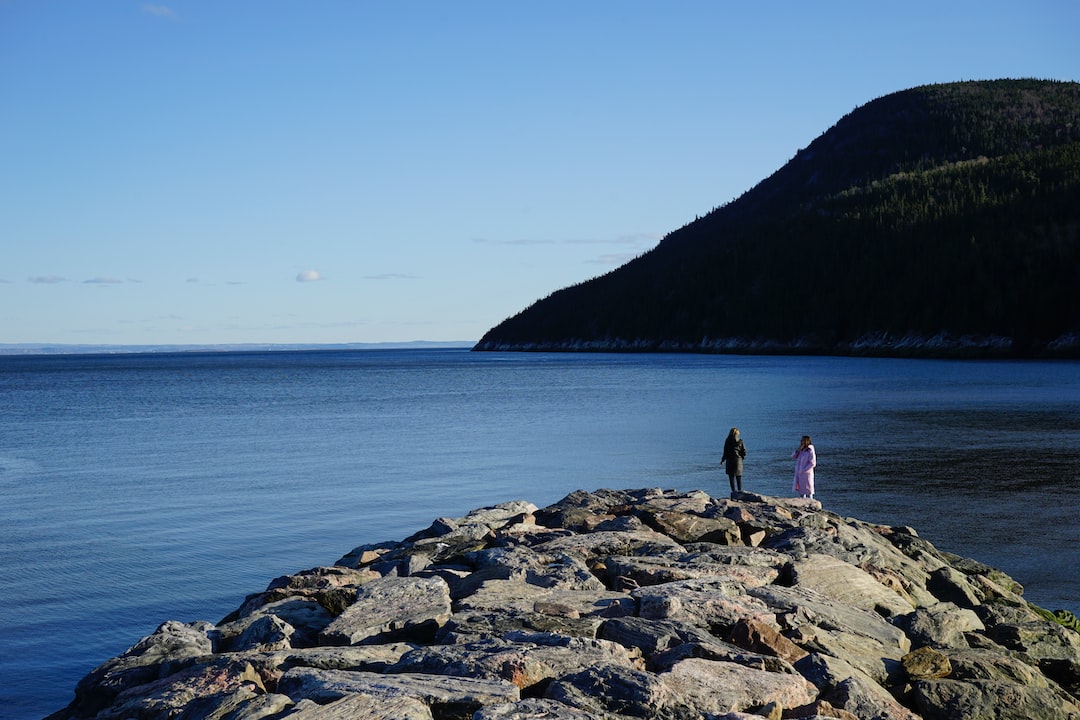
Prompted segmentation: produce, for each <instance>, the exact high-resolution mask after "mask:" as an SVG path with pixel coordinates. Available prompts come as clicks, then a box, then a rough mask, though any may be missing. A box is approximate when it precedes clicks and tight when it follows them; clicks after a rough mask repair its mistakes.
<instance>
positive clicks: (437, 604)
mask: <svg viewBox="0 0 1080 720" xmlns="http://www.w3.org/2000/svg"><path fill="white" fill-rule="evenodd" d="M450 612H451V610H450V587H449V586H448V585H447V584H446V582H445V581H444V580H442V579H441V578H399V577H385V578H381V579H379V580H373V581H371V582H370V583H368V584H366V585H364V586H362V587H361V588H360V589H359V590H358V591H357V596H356V602H354V603H353V604H352V605H350V606H349V607H348V608H347V609H346V610H345V612H344V613H342V614H341V615H340V616H338V617H337V618H336V619H335V620H334V621H333V622H332V623H330V625H328V626H327V628H326V629H325V630H323V632H322V634H321V638H322V640H323V641H324V642H325V643H326V644H329V645H356V644H359V643H380V644H381V643H386V642H392V641H395V640H409V639H413V638H420V639H425V638H430V637H433V636H434V634H435V631H436V630H437V629H438V628H439V627H441V626H442V625H444V624H445V623H446V621H447V620H449V619H450Z"/></svg>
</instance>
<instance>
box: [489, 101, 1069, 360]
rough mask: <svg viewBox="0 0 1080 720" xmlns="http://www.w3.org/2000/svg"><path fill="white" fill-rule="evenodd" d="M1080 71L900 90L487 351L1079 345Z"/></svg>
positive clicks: (882, 350)
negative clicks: (1065, 78) (1072, 78)
mask: <svg viewBox="0 0 1080 720" xmlns="http://www.w3.org/2000/svg"><path fill="white" fill-rule="evenodd" d="M1078 232H1080V83H1074V82H1055V81H1039V80H995V81H986V82H962V83H952V84H943V85H928V86H923V87H917V88H914V89H911V90H905V91H902V92H898V93H894V94H892V95H887V96H885V97H882V98H879V99H877V100H874V101H872V102H870V103H868V104H866V105H864V106H862V107H860V108H858V109H856V110H855V111H853V112H851V113H850V114H848V115H846V116H845V117H843V118H841V119H840V121H839V122H837V123H836V125H834V126H833V127H832V128H830V129H829V130H828V131H827V132H825V133H824V134H822V135H821V136H820V137H818V138H817V139H816V140H814V142H812V143H811V144H810V145H809V146H808V147H807V148H805V149H803V150H801V151H799V152H798V153H797V154H796V155H795V157H794V158H793V159H792V160H791V161H790V162H788V163H787V164H786V165H785V166H784V167H782V168H781V169H780V170H778V171H777V172H776V173H774V174H773V175H772V176H770V177H769V178H767V179H765V180H763V181H762V182H761V183H759V184H758V185H756V186H755V187H753V188H752V189H750V190H749V191H747V192H746V193H744V194H743V195H742V196H741V197H739V198H738V199H736V200H734V201H732V202H730V203H728V204H726V205H724V206H722V207H718V208H716V209H714V210H712V211H711V212H709V213H708V214H707V215H705V216H704V217H701V218H699V219H697V220H695V221H694V222H691V223H689V224H688V225H685V226H684V227H682V228H679V229H678V230H675V231H674V232H672V233H670V234H669V235H667V236H666V237H665V238H664V239H663V240H662V241H661V242H660V244H659V245H658V246H657V247H656V248H654V249H653V250H651V251H649V252H647V253H644V254H643V255H641V256H639V257H638V258H636V259H635V260H633V261H631V262H629V263H627V264H626V265H623V266H622V267H620V268H618V269H616V270H613V271H612V272H609V273H607V274H606V275H603V276H600V277H597V278H594V279H592V280H589V281H587V282H583V283H580V284H578V285H574V286H572V287H568V288H565V289H562V290H559V291H557V292H555V293H553V294H552V295H550V296H548V297H546V298H544V299H542V300H540V301H538V302H536V303H534V304H533V305H532V306H530V307H529V308H527V309H525V310H523V311H522V312H520V313H518V314H517V315H515V316H514V317H511V318H509V319H508V320H506V321H504V322H502V323H501V324H499V325H498V326H496V327H495V328H493V329H491V330H490V331H488V332H487V333H486V334H485V335H484V337H483V338H482V339H481V340H480V342H479V343H478V344H477V345H476V349H478V350H637V351H694V352H823V353H868V354H916V355H947V354H963V355H973V356H992V355H1002V356H1017V357H1032V356H1041V355H1059V356H1073V357H1076V356H1080V237H1078Z"/></svg>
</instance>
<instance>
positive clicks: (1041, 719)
mask: <svg viewBox="0 0 1080 720" xmlns="http://www.w3.org/2000/svg"><path fill="white" fill-rule="evenodd" d="M914 697H915V703H916V708H917V709H918V711H919V712H920V713H921V714H922V717H923V718H924V720H1032V719H1033V718H1038V720H1076V719H1077V718H1080V707H1077V705H1076V704H1075V703H1073V702H1071V701H1069V700H1065V699H1062V698H1061V697H1060V696H1058V695H1057V694H1056V693H1054V692H1053V691H1052V690H1050V689H1048V688H1042V687H1030V686H1023V685H1016V684H1014V683H1006V682H1000V681H995V680H972V681H961V680H949V679H944V680H923V681H920V682H918V683H916V686H915V692H914Z"/></svg>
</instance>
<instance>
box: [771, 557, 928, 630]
mask: <svg viewBox="0 0 1080 720" xmlns="http://www.w3.org/2000/svg"><path fill="white" fill-rule="evenodd" d="M791 577H792V580H793V582H794V584H795V585H796V586H798V587H803V588H806V589H808V590H810V591H812V592H815V593H817V594H818V595H821V596H824V597H826V598H829V599H830V600H832V601H834V602H836V603H840V604H843V605H848V606H851V607H856V608H860V609H862V610H869V611H873V612H875V613H877V614H878V615H881V616H883V617H894V616H897V615H906V614H907V613H910V612H911V611H912V610H913V609H914V608H913V607H912V604H911V601H910V600H905V599H904V598H902V597H901V596H900V595H898V594H897V593H896V592H895V591H894V590H891V589H889V588H887V587H885V586H884V585H882V584H881V583H879V582H878V581H877V580H875V579H874V578H873V577H871V576H870V575H869V574H867V573H866V572H864V571H863V570H860V569H859V568H857V567H855V566H854V565H852V564H851V563H849V562H846V561H844V560H840V559H839V558H836V557H833V556H831V555H821V554H818V553H813V554H810V555H808V556H807V557H806V559H805V560H797V561H795V562H793V563H792V564H791Z"/></svg>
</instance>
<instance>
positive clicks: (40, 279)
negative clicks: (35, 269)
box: [28, 275, 69, 285]
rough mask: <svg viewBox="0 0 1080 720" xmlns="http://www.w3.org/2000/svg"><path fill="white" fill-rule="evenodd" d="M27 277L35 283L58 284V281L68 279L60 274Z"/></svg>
mask: <svg viewBox="0 0 1080 720" xmlns="http://www.w3.org/2000/svg"><path fill="white" fill-rule="evenodd" d="M28 279H29V280H30V282H32V283H34V284H35V285H58V284H59V283H65V282H69V280H68V279H67V278H66V277H63V276H62V275H35V276H34V277H31V278H28Z"/></svg>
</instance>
